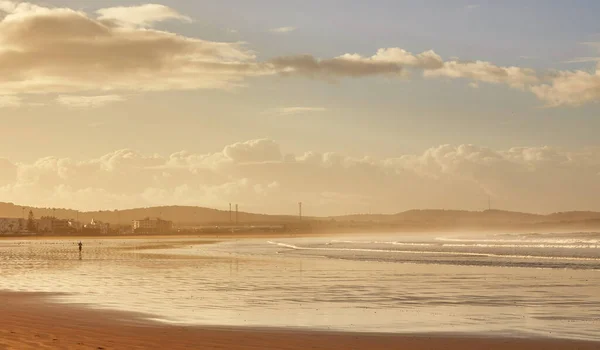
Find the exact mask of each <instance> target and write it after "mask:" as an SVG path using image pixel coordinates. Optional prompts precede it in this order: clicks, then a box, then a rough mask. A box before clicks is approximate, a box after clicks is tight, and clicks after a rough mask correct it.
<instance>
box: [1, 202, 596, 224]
mask: <svg viewBox="0 0 600 350" xmlns="http://www.w3.org/2000/svg"><path fill="white" fill-rule="evenodd" d="M23 208H24V209H23ZM29 210H32V211H33V214H34V216H35V217H36V218H39V217H41V216H52V215H54V216H56V217H57V218H61V219H78V220H79V221H81V222H89V221H91V220H92V219H94V220H99V221H104V222H108V223H111V224H113V225H119V224H120V225H129V224H130V223H131V221H132V220H136V219H143V218H146V217H160V218H162V219H165V220H171V221H173V222H174V223H175V224H176V225H177V226H194V225H196V226H197V225H228V224H230V223H235V220H236V219H235V210H234V211H233V212H232V214H231V221H230V213H229V211H228V210H216V209H211V208H203V207H192V206H161V207H151V208H136V209H127V210H114V211H92V212H78V211H76V210H73V209H64V208H56V209H52V208H34V207H23V206H19V205H16V204H13V203H2V202H0V217H13V218H20V217H22V216H24V217H25V218H26V217H27V215H28V212H29ZM304 220H307V221H311V222H313V223H314V224H315V225H316V226H320V227H326V226H327V227H332V226H336V225H337V226H340V225H341V226H340V227H342V226H343V227H348V225H354V226H361V227H367V226H368V227H373V228H375V227H378V226H379V227H383V226H385V227H406V228H438V229H440V228H459V227H472V228H485V227H534V226H535V227H554V226H557V225H559V226H565V227H583V228H589V227H596V226H598V227H599V228H600V212H591V211H571V212H560V213H552V214H548V215H540V214H530V213H521V212H511V211H503V210H485V211H467V210H436V209H428V210H408V211H405V212H401V213H397V214H389V215H388V214H357V215H344V216H330V217H305V218H304ZM238 221H239V223H240V224H246V225H247V224H252V225H268V224H285V223H290V222H297V221H298V217H297V216H292V215H267V214H255V213H247V212H239V213H238Z"/></svg>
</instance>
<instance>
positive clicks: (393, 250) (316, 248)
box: [268, 241, 600, 262]
mask: <svg viewBox="0 0 600 350" xmlns="http://www.w3.org/2000/svg"><path fill="white" fill-rule="evenodd" d="M268 243H269V244H272V245H277V246H280V247H284V248H288V249H293V250H312V251H339V252H367V253H396V254H437V255H449V256H453V255H454V256H456V255H460V256H475V257H488V258H507V259H539V260H567V261H597V262H600V258H590V257H571V256H544V255H515V254H497V253H476V252H456V251H455V252H447V251H429V250H397V249H373V248H324V247H301V246H297V245H293V244H288V243H281V242H274V241H268Z"/></svg>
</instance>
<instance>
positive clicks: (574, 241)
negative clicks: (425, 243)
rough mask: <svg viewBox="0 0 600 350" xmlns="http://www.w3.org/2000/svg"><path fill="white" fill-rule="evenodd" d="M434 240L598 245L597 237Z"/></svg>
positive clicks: (448, 239) (443, 240)
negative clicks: (586, 238)
mask: <svg viewBox="0 0 600 350" xmlns="http://www.w3.org/2000/svg"><path fill="white" fill-rule="evenodd" d="M435 240H436V241H442V242H483V243H525V244H527V243H546V244H557V245H558V244H590V245H600V240H598V239H588V240H585V239H573V238H571V239H549V238H546V239H466V238H447V237H437V238H435Z"/></svg>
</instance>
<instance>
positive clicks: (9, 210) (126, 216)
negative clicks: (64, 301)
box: [0, 202, 297, 225]
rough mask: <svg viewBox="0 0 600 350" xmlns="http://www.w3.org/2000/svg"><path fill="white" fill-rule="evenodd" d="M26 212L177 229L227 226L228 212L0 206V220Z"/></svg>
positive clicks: (277, 219)
mask: <svg viewBox="0 0 600 350" xmlns="http://www.w3.org/2000/svg"><path fill="white" fill-rule="evenodd" d="M22 208H25V209H22ZM29 210H31V211H32V212H33V215H34V216H35V217H36V218H39V217H41V216H56V217H57V218H60V219H74V220H79V221H82V222H89V221H91V220H92V219H94V220H99V221H104V222H108V223H111V224H113V225H116V224H122V225H128V224H130V223H131V221H132V220H138V219H143V218H146V217H160V218H162V219H165V220H171V221H173V222H175V223H176V224H177V225H212V224H227V223H229V222H230V214H229V211H228V210H216V209H210V208H203V207H190V206H163V207H151V208H136V209H126V210H100V211H90V212H83V211H80V212H78V211H77V210H73V209H64V208H35V207H23V206H19V205H15V204H13V203H1V202H0V217H13V218H20V217H22V216H23V215H24V217H25V218H27V215H28V213H29ZM235 215H236V214H235V210H233V212H232V213H231V222H232V223H235V220H236V218H235ZM291 220H297V219H296V217H293V216H283V215H265V214H253V213H247V212H239V213H238V221H239V222H240V223H246V224H248V223H252V224H273V223H285V222H289V221H291Z"/></svg>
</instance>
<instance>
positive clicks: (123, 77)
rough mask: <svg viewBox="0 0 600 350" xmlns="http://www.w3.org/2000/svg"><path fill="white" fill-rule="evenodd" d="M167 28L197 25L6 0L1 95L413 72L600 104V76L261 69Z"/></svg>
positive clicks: (308, 63) (358, 61) (376, 66)
mask: <svg viewBox="0 0 600 350" xmlns="http://www.w3.org/2000/svg"><path fill="white" fill-rule="evenodd" d="M167 20H171V21H184V22H190V21H191V19H190V18H189V17H188V16H185V15H184V14H181V13H179V12H178V11H176V10H175V9H172V8H170V7H167V6H164V5H156V4H145V5H139V6H131V7H111V8H104V9H100V10H98V11H96V13H94V14H89V13H85V12H82V11H76V10H73V9H70V8H58V7H55V8H50V7H44V6H39V5H35V4H31V3H27V2H15V1H6V0H0V95H18V94H46V93H52V94H75V95H86V94H92V93H93V94H95V95H98V96H102V95H122V94H123V92H131V91H164V90H196V89H231V88H235V87H240V86H245V84H246V79H247V78H248V77H256V76H271V75H284V76H299V77H307V78H312V79H322V80H326V81H337V80H341V79H345V78H364V77H372V76H387V77H406V76H408V75H410V73H414V72H416V73H420V74H421V75H423V76H424V77H426V78H429V79H433V78H437V79H440V78H442V79H463V80H466V81H467V84H470V86H479V83H491V84H504V85H507V86H509V87H511V88H516V89H520V90H523V91H530V92H531V93H533V94H534V95H535V96H536V97H537V98H538V99H540V100H541V101H543V102H544V103H545V104H546V105H547V106H550V107H558V106H580V105H583V104H587V103H595V102H598V101H599V100H600V69H596V70H595V71H593V72H585V71H581V70H575V71H556V72H550V73H546V72H543V73H540V72H536V71H535V70H533V69H530V68H524V67H516V66H500V65H496V64H494V63H492V62H487V61H461V60H458V59H451V60H443V59H442V57H441V56H440V55H438V54H437V53H436V52H435V51H433V50H427V51H424V52H421V53H418V54H413V53H411V52H409V51H406V50H404V49H402V48H398V47H391V48H381V49H379V50H378V51H377V52H376V53H375V54H374V55H372V56H363V55H361V54H356V53H346V54H342V55H340V56H337V57H333V58H318V57H315V56H313V55H311V54H299V55H289V56H283V57H274V58H271V59H268V60H266V61H258V60H257V58H256V57H257V56H256V54H255V52H253V51H251V50H250V49H248V48H247V47H246V44H243V43H239V42H216V41H209V40H202V39H199V38H193V37H188V36H183V35H179V34H176V33H171V32H167V31H164V30H159V29H156V28H155V26H156V25H157V24H158V23H161V22H164V21H167ZM291 30H293V28H292V27H282V28H275V29H273V30H272V31H274V32H276V33H286V32H290V31H291ZM5 104H6V103H5ZM13 105H14V104H13Z"/></svg>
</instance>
